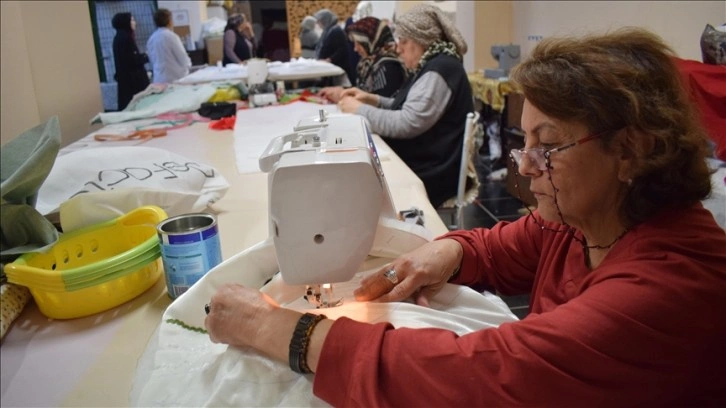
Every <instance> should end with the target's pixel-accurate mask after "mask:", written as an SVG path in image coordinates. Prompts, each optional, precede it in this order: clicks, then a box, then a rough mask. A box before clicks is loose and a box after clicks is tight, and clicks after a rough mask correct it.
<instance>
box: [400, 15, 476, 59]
mask: <svg viewBox="0 0 726 408" xmlns="http://www.w3.org/2000/svg"><path fill="white" fill-rule="evenodd" d="M396 33H397V34H398V35H400V36H401V37H405V38H409V39H411V40H414V41H416V42H417V43H419V44H421V45H423V47H424V48H426V49H428V48H429V47H430V46H431V45H432V44H433V43H435V42H437V41H444V42H450V43H453V45H454V46H455V47H456V52H457V53H458V54H459V55H460V56H463V55H464V54H466V51H467V45H466V41H465V40H464V37H463V36H462V35H461V33H460V32H459V30H458V29H457V28H456V27H455V26H454V23H453V22H452V21H451V20H450V19H449V17H447V16H446V14H444V12H443V11H441V9H440V8H438V7H436V6H433V5H430V4H417V5H416V6H414V7H413V8H411V10H409V11H408V12H406V13H405V14H403V15H401V16H400V17H397V18H396Z"/></svg>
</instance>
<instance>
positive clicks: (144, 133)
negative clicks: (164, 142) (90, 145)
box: [93, 129, 166, 142]
mask: <svg viewBox="0 0 726 408" xmlns="http://www.w3.org/2000/svg"><path fill="white" fill-rule="evenodd" d="M162 136H166V129H144V130H137V131H135V132H133V133H131V134H128V135H125V136H124V135H110V134H97V135H94V136H93V138H94V139H95V140H97V141H99V142H118V141H123V140H139V141H144V140H149V139H151V138H154V137H162Z"/></svg>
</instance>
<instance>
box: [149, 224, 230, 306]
mask: <svg viewBox="0 0 726 408" xmlns="http://www.w3.org/2000/svg"><path fill="white" fill-rule="evenodd" d="M161 255H162V259H163V261H164V270H165V275H166V287H167V291H168V292H169V296H171V297H172V298H173V299H176V298H177V297H178V296H179V295H181V294H182V293H184V292H186V291H187V290H188V289H189V288H190V287H192V285H194V283H196V282H197V281H198V280H199V279H201V278H202V276H204V275H205V274H206V273H207V272H209V270H211V269H212V268H214V267H215V266H217V265H218V264H219V263H220V262H222V251H221V246H220V243H219V233H218V230H217V226H216V225H214V226H212V227H211V228H208V229H205V230H202V231H195V232H190V233H185V234H174V235H171V234H170V235H165V236H163V237H162V245H161Z"/></svg>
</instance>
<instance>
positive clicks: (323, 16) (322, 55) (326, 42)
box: [315, 9, 355, 83]
mask: <svg viewBox="0 0 726 408" xmlns="http://www.w3.org/2000/svg"><path fill="white" fill-rule="evenodd" d="M315 19H316V20H317V22H318V25H319V26H320V28H322V29H323V34H321V35H320V40H319V41H318V45H317V47H316V48H315V58H317V59H319V60H326V61H329V62H330V63H331V64H333V65H337V66H339V67H340V68H341V69H343V71H345V74H346V76H347V78H346V79H347V81H344V82H348V83H350V78H353V77H354V75H355V72H354V68H353V65H351V63H350V55H349V53H348V39H346V38H345V33H344V32H343V29H342V28H340V26H339V25H338V16H337V15H336V14H335V13H333V12H332V11H330V10H328V9H322V10H320V11H318V12H317V13H315Z"/></svg>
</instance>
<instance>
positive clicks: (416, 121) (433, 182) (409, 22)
mask: <svg viewBox="0 0 726 408" xmlns="http://www.w3.org/2000/svg"><path fill="white" fill-rule="evenodd" d="M396 35H397V37H398V53H399V57H400V58H401V59H402V60H403V63H404V64H405V65H406V67H407V68H409V69H411V70H412V71H413V74H412V76H411V77H410V78H409V80H408V82H407V83H406V84H404V85H403V87H402V88H401V90H400V91H399V92H398V93H397V94H396V95H395V97H394V98H386V97H383V96H380V95H376V94H374V93H370V92H365V91H363V90H361V89H358V88H351V89H346V90H345V91H343V93H342V99H341V100H340V102H339V107H340V110H341V111H343V112H351V113H357V114H359V115H361V116H364V117H366V118H367V119H368V121H369V123H370V124H371V130H372V131H373V132H375V133H378V134H379V135H381V137H382V138H383V140H384V141H385V142H386V143H387V144H388V145H389V146H390V147H391V148H392V149H393V150H394V151H395V152H396V154H397V155H398V156H399V157H400V158H401V159H402V160H403V161H404V162H405V163H406V164H407V165H408V167H410V168H411V170H413V171H414V173H416V175H417V176H418V177H419V178H420V179H421V181H422V182H423V184H424V186H425V187H426V192H427V194H428V196H429V200H430V201H431V204H432V205H433V206H434V208H436V207H438V206H440V205H441V204H442V203H444V202H445V201H446V200H448V199H449V198H451V197H453V196H455V195H456V189H457V180H458V177H459V165H460V162H461V147H462V143H463V140H464V124H465V122H466V115H467V114H468V113H469V112H472V111H473V110H474V105H473V102H472V94H471V86H470V85H469V79H468V77H467V74H466V71H465V70H464V65H463V63H462V57H463V55H464V54H465V53H466V50H467V46H466V42H465V41H464V38H463V37H462V36H461V33H460V32H459V30H457V29H456V27H455V26H454V24H453V23H452V22H451V20H450V19H449V18H448V17H447V16H446V15H445V14H444V13H443V12H442V11H441V10H440V9H439V8H438V7H436V6H432V5H428V4H419V5H417V6H415V7H413V8H412V9H411V10H410V11H408V12H407V13H406V14H404V15H402V16H400V17H399V18H397V19H396Z"/></svg>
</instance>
